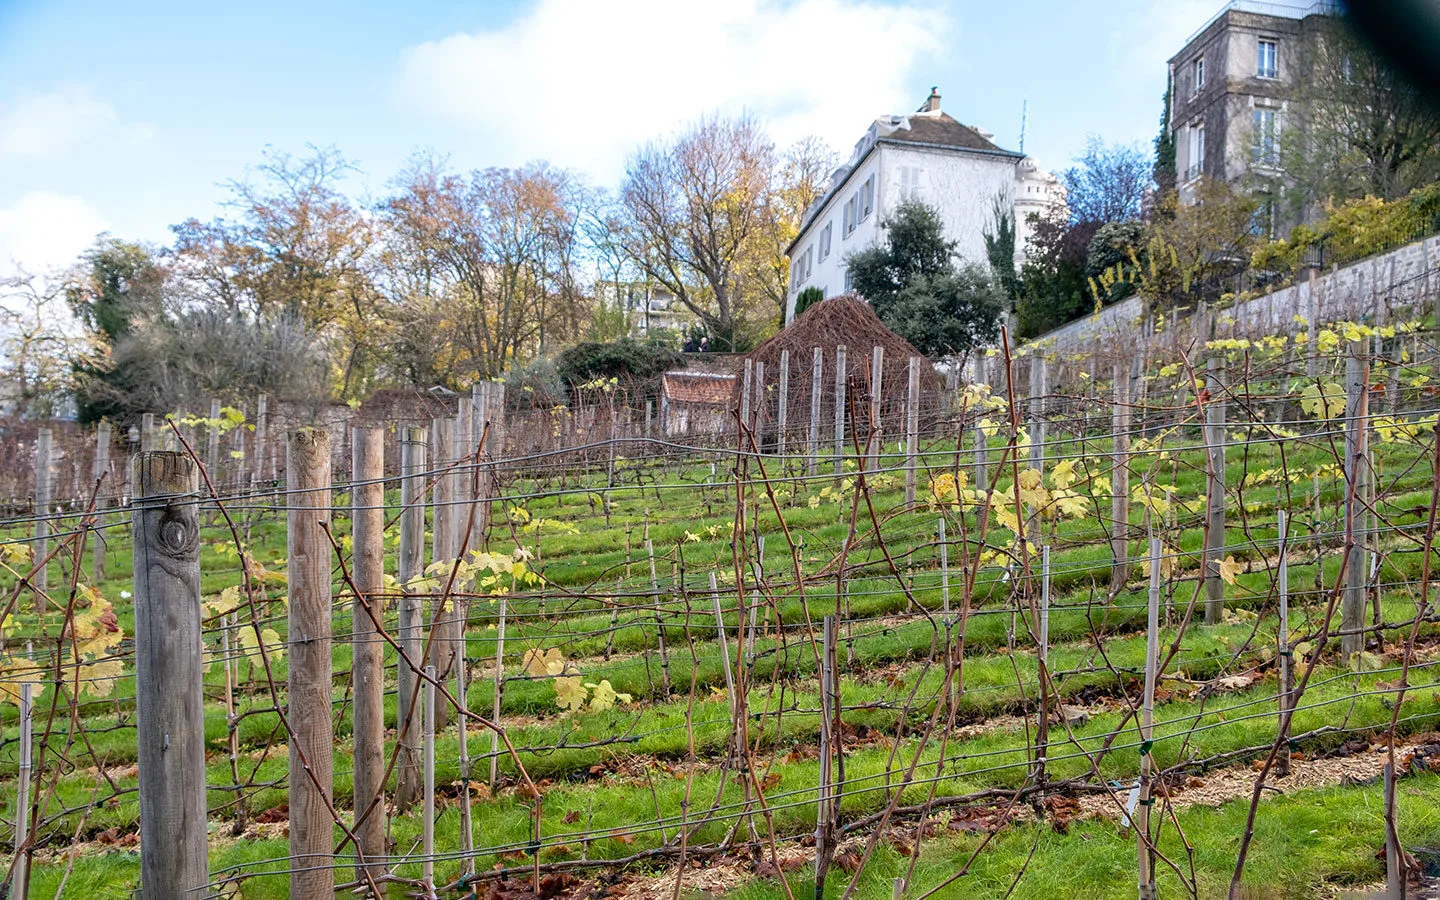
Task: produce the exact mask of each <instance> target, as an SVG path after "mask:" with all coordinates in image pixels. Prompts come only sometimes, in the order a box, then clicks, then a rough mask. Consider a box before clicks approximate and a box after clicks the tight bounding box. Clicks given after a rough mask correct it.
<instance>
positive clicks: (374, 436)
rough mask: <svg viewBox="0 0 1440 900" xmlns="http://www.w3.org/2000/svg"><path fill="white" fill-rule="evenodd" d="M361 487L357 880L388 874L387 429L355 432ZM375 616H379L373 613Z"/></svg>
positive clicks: (354, 519) (355, 640)
mask: <svg viewBox="0 0 1440 900" xmlns="http://www.w3.org/2000/svg"><path fill="white" fill-rule="evenodd" d="M352 435H353V437H352V439H351V442H350V443H351V451H352V453H353V454H354V461H353V463H352V465H351V468H352V470H353V473H352V474H353V479H354V484H353V485H351V488H350V502H351V513H350V514H351V538H352V541H353V544H354V556H353V558H352V566H353V569H354V579H355V588H356V591H357V593H356V594H355V597H354V603H353V604H352V606H351V615H350V618H351V625H350V648H351V656H352V657H353V661H352V663H351V668H350V685H351V693H352V694H353V696H354V699H353V701H352V702H353V703H354V704H355V712H354V714H353V717H352V718H353V723H354V724H353V731H354V735H355V778H354V801H355V802H354V808H355V829H354V830H355V837H356V840H357V841H358V843H359V847H358V848H357V851H358V853H359V857H360V859H361V860H363V862H364V864H363V865H361V866H358V867H357V869H356V873H355V877H356V878H357V879H358V880H360V881H364V880H365V879H366V873H367V872H368V873H369V877H371V878H379V877H380V876H382V875H384V874H385V866H384V865H383V864H379V863H377V862H376V861H377V860H379V859H381V858H382V857H384V856H385V658H384V649H385V641H384V639H383V638H382V637H381V636H380V631H379V629H378V628H377V627H376V624H375V623H376V622H377V621H378V622H384V616H385V600H384V590H385V482H384V478H385V430H384V429H383V428H356V429H354V430H353V432H352ZM367 610H369V611H371V612H373V613H374V618H373V619H372V618H371V615H370V612H367Z"/></svg>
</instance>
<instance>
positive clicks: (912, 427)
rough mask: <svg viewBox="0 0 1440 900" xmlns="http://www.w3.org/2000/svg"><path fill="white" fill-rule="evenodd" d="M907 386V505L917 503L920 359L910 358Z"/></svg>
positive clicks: (916, 357)
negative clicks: (916, 467)
mask: <svg viewBox="0 0 1440 900" xmlns="http://www.w3.org/2000/svg"><path fill="white" fill-rule="evenodd" d="M907 374H908V380H907V382H906V385H905V504H906V505H907V506H910V505H913V504H914V503H915V477H916V471H915V464H916V461H917V457H918V456H919V452H920V357H918V356H912V357H910V366H909V371H908V373H907Z"/></svg>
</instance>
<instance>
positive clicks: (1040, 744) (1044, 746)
mask: <svg viewBox="0 0 1440 900" xmlns="http://www.w3.org/2000/svg"><path fill="white" fill-rule="evenodd" d="M1039 612H1040V615H1039V619H1040V621H1039V622H1037V623H1036V624H1037V625H1038V627H1037V628H1036V629H1035V632H1036V638H1037V646H1036V652H1035V658H1036V662H1037V666H1036V670H1035V671H1036V675H1037V680H1038V684H1039V691H1040V718H1039V720H1038V721H1037V722H1036V726H1035V781H1036V782H1037V783H1039V784H1043V783H1044V782H1045V760H1046V757H1048V756H1049V755H1050V546H1049V545H1048V544H1047V545H1045V546H1043V547H1041V548H1040V610H1039Z"/></svg>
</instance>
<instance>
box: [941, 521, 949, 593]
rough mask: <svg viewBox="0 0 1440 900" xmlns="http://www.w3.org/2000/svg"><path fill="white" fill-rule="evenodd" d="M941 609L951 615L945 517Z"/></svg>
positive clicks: (942, 537) (942, 536) (942, 538)
mask: <svg viewBox="0 0 1440 900" xmlns="http://www.w3.org/2000/svg"><path fill="white" fill-rule="evenodd" d="M940 611H941V612H942V613H944V614H945V615H947V616H948V615H950V543H949V542H948V541H947V540H946V539H945V517H944V516H941V517H940Z"/></svg>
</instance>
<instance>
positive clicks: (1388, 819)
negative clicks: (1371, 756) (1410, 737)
mask: <svg viewBox="0 0 1440 900" xmlns="http://www.w3.org/2000/svg"><path fill="white" fill-rule="evenodd" d="M1382 774H1383V778H1384V783H1385V900H1405V896H1406V893H1407V884H1406V880H1407V879H1406V872H1405V850H1404V848H1403V847H1401V846H1400V832H1399V827H1400V826H1399V824H1398V823H1397V822H1396V818H1395V813H1396V808H1395V764H1394V763H1392V762H1387V763H1385V768H1384V769H1383V771H1382Z"/></svg>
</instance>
